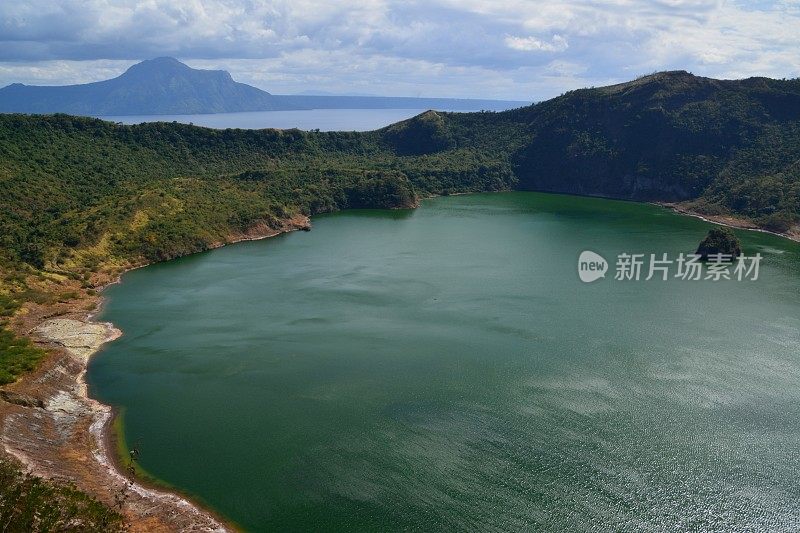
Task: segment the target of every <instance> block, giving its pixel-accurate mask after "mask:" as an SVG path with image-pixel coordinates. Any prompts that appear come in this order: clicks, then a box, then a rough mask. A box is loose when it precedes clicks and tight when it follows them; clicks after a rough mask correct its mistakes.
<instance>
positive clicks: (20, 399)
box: [0, 390, 44, 409]
mask: <svg viewBox="0 0 800 533" xmlns="http://www.w3.org/2000/svg"><path fill="white" fill-rule="evenodd" d="M0 400H3V401H5V402H8V403H11V404H14V405H20V406H22V407H37V408H39V409H44V402H43V401H42V400H41V399H39V398H34V397H33V396H29V395H27V394H20V393H18V392H12V391H7V390H0Z"/></svg>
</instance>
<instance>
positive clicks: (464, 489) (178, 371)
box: [88, 193, 800, 531]
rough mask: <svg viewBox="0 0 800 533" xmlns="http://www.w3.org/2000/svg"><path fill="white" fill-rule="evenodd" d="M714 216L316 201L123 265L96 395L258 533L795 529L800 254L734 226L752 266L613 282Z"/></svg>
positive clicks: (592, 204) (465, 200)
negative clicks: (753, 274)
mask: <svg viewBox="0 0 800 533" xmlns="http://www.w3.org/2000/svg"><path fill="white" fill-rule="evenodd" d="M709 227H711V226H710V225H709V224H707V223H705V222H702V221H700V220H697V219H694V218H689V217H682V216H678V215H676V214H673V213H671V212H669V211H667V210H665V209H662V208H658V207H654V206H650V205H643V204H635V203H630V202H617V201H611V200H603V199H597V198H577V197H569V196H559V195H547V194H536V193H503V194H482V195H470V196H454V197H446V198H437V199H433V200H428V201H425V202H423V204H422V206H421V207H420V208H419V209H417V210H413V211H351V212H342V213H337V214H333V215H328V216H320V217H316V218H315V219H314V229H313V230H312V231H311V232H308V233H292V234H287V235H282V236H279V237H275V238H272V239H267V240H264V241H258V242H248V243H242V244H237V245H234V246H228V247H225V248H221V249H218V250H214V251H211V252H208V253H202V254H197V255H193V256H190V257H185V258H182V259H178V260H176V261H170V262H167V263H161V264H156V265H152V266H149V267H147V268H143V269H140V270H136V271H133V272H130V273H128V274H126V275H125V276H124V278H123V282H122V283H121V284H118V285H114V286H112V287H110V288H109V289H108V291H107V296H108V298H109V299H108V302H107V305H106V307H105V310H104V311H103V314H102V317H101V319H102V320H110V321H113V322H114V323H115V324H116V325H117V326H119V327H120V328H122V330H123V331H124V333H125V334H124V336H123V337H122V338H120V339H119V340H117V341H115V342H113V343H111V344H110V345H108V346H107V347H106V348H105V350H104V351H102V352H101V353H100V354H98V355H97V357H95V358H94V359H93V360H92V362H91V365H90V368H89V373H88V380H89V385H90V391H91V394H92V395H93V396H95V397H97V398H99V399H100V400H102V401H104V402H107V403H109V404H112V405H116V406H120V407H123V408H124V412H125V418H124V421H125V434H126V437H127V441H128V442H129V443H130V444H131V445H135V446H136V447H137V448H138V449H139V450H140V453H141V456H140V457H141V458H140V462H141V464H142V465H143V466H144V467H145V468H146V469H147V470H148V471H150V472H151V473H152V474H154V475H155V476H157V477H159V478H161V479H163V480H165V481H167V482H169V483H171V484H172V485H174V486H176V487H179V488H181V489H184V490H186V491H188V492H190V493H192V494H194V495H196V496H198V497H199V498H201V499H202V500H203V501H204V502H206V503H207V504H209V505H211V506H212V507H213V508H215V509H217V510H219V511H220V512H222V513H223V514H224V515H226V516H228V517H230V518H231V519H232V520H234V521H235V522H237V523H239V524H240V525H241V526H242V527H244V528H245V529H247V530H250V531H540V530H548V531H549V530H555V531H596V530H607V531H641V530H644V531H790V530H797V527H798V524H800V506H798V502H800V483H798V480H797V473H798V472H800V246H798V244H796V243H792V242H790V241H787V240H785V239H781V238H778V237H775V236H773V235H768V234H763V233H753V232H739V234H740V236H741V238H742V240H743V247H744V250H745V252H746V253H747V254H748V255H751V254H755V253H761V254H762V255H763V256H764V260H763V264H762V268H761V272H760V279H759V280H758V281H754V282H744V281H742V282H738V281H720V282H712V281H681V280H679V279H678V280H676V279H670V280H668V281H661V280H660V279H658V280H651V281H643V280H642V281H627V282H623V281H615V280H614V279H613V277H614V276H613V274H614V263H615V258H616V256H617V254H620V253H622V252H626V253H646V254H650V253H657V254H660V253H667V254H669V257H671V258H672V257H676V256H677V254H678V253H680V252H691V251H693V250H694V249H695V247H696V246H697V243H698V242H699V241H700V240H701V239H702V237H703V236H704V235H705V233H706V232H707V231H708V228H709ZM587 248H588V249H590V250H593V251H595V252H597V253H599V254H601V255H603V256H604V257H606V258H607V259H609V261H610V262H611V272H610V273H609V275H608V276H607V279H601V280H598V281H596V282H594V283H592V284H584V283H582V282H581V281H580V280H579V278H578V273H577V259H578V256H579V255H580V253H581V251H583V250H586V249H587Z"/></svg>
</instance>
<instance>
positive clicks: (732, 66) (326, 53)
mask: <svg viewBox="0 0 800 533" xmlns="http://www.w3.org/2000/svg"><path fill="white" fill-rule="evenodd" d="M798 30H800V4H799V3H798V0H774V1H759V2H757V3H754V2H748V1H746V0H726V1H723V0H595V1H592V2H587V1H584V0H552V1H549V2H541V1H538V0H503V1H492V2H487V1H485V0H424V1H423V0H360V1H359V2H345V1H342V0H114V1H111V0H61V1H59V2H52V0H19V1H14V2H10V1H6V2H0V85H4V84H6V83H11V82H14V81H22V82H25V83H48V84H58V83H79V82H85V81H91V80H95V79H102V78H105V77H109V76H110V75H113V74H118V73H120V72H121V71H123V70H124V69H125V68H126V67H127V66H128V65H130V64H131V63H132V62H134V61H137V60H141V59H145V58H150V57H156V56H161V55H171V56H174V57H178V58H179V59H182V60H184V61H187V62H188V63H189V64H192V65H194V66H202V65H208V66H213V67H214V68H225V69H226V70H230V71H231V72H232V74H233V75H234V77H235V78H237V79H240V80H242V81H246V82H249V83H254V84H257V85H259V86H261V87H263V88H265V89H267V90H270V91H272V92H295V91H302V90H306V89H311V88H313V89H322V90H329V91H345V92H347V91H348V90H352V91H355V90H358V91H359V92H370V93H378V92H384V93H386V94H410V95H414V94H423V95H443V94H453V95H458V96H495V95H496V96H503V97H514V98H520V99H527V98H533V99H540V98H544V97H546V96H551V95H552V94H557V93H559V92H561V91H563V90H566V89H571V88H576V87H580V86H585V85H599V84H600V83H602V82H604V81H605V80H610V81H621V80H624V79H628V78H631V77H633V76H635V75H638V74H642V73H646V72H651V71H654V70H666V69H686V70H689V71H692V72H694V73H696V74H702V75H707V76H716V77H738V76H749V75H756V74H758V75H767V76H774V77H795V76H798V75H800V54H797V52H796V51H797V50H798V49H800V31H798ZM556 60H557V61H558V62H555V61H556ZM244 65H247V66H246V67H245V66H244ZM350 88H352V89H350Z"/></svg>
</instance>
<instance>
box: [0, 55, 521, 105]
mask: <svg viewBox="0 0 800 533" xmlns="http://www.w3.org/2000/svg"><path fill="white" fill-rule="evenodd" d="M527 103H528V102H503V101H496V100H459V99H448V98H395V97H365V96H333V95H330V96H328V95H326V96H308V95H284V96H277V95H272V94H270V93H268V92H266V91H262V90H261V89H258V88H256V87H253V86H251V85H247V84H244V83H239V82H236V81H234V80H233V78H232V77H231V75H230V74H229V73H228V72H225V71H224V70H200V69H193V68H191V67H189V66H187V65H185V64H183V63H181V62H180V61H178V60H177V59H174V58H171V57H159V58H156V59H150V60H147V61H142V62H141V63H137V64H136V65H133V66H132V67H130V68H129V69H128V70H127V71H125V72H124V73H123V74H122V75H120V76H118V77H116V78H113V79H110V80H106V81H99V82H95V83H86V84H83V85H64V86H53V87H47V86H34V85H23V84H21V83H14V84H12V85H9V86H7V87H4V88H2V89H0V113H69V114H73V115H88V116H106V115H181V114H198V113H231V112H240V111H275V110H293V109H388V108H400V109H422V108H435V109H447V110H464V111H468V110H479V109H487V110H503V109H510V108H512V107H519V106H522V105H526V104H527Z"/></svg>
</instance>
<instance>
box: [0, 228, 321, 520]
mask: <svg viewBox="0 0 800 533" xmlns="http://www.w3.org/2000/svg"><path fill="white" fill-rule="evenodd" d="M308 227H309V220H308V218H307V217H304V216H298V217H295V218H293V219H291V220H288V221H286V223H285V224H284V226H283V227H281V228H278V229H275V228H271V227H268V226H266V225H264V226H257V227H254V228H252V229H251V230H250V231H248V232H246V233H242V234H238V235H231V236H230V238H229V239H227V240H226V241H224V242H219V243H214V244H212V245H211V248H217V247H220V246H224V245H226V244H231V243H234V242H240V241H245V240H257V239H264V238H268V237H273V236H275V235H279V234H281V233H285V232H288V231H294V230H297V229H304V228H308ZM137 268H138V267H137ZM128 270H130V269H128ZM117 281H119V276H117V277H116V279H111V280H106V281H105V283H103V286H107V285H108V284H110V283H115V282H117ZM101 303H102V299H101V298H100V297H99V296H94V297H91V296H87V297H86V298H85V299H83V300H79V301H77V302H73V303H71V304H62V305H55V306H51V307H47V306H37V305H35V304H28V305H26V306H25V309H24V312H23V313H22V314H21V316H20V317H18V320H16V321H15V323H14V326H15V327H14V330H15V331H16V332H17V333H19V334H24V335H26V336H28V337H30V338H31V339H33V340H34V341H35V342H36V343H38V344H39V345H41V346H43V347H46V348H49V354H50V355H49V356H48V357H47V358H46V360H45V361H44V363H43V364H42V365H41V366H40V368H39V369H38V370H37V371H36V372H34V373H32V374H28V375H26V376H24V377H23V378H22V379H20V380H19V381H17V382H16V383H14V384H12V385H9V386H6V387H4V389H5V390H6V391H9V392H11V393H14V394H15V395H18V397H19V398H23V399H25V400H26V401H25V402H19V403H9V402H4V401H0V440H2V445H3V450H4V452H5V453H6V454H8V455H11V456H13V457H15V458H16V459H17V460H18V461H19V462H20V463H22V465H24V467H25V468H26V469H27V470H28V471H29V472H31V473H33V474H35V475H37V476H41V477H44V478H47V479H57V480H63V481H69V482H72V483H74V484H75V485H76V486H77V487H78V488H80V489H81V490H83V491H85V492H87V493H89V494H92V495H93V496H95V497H97V498H98V499H100V500H101V501H103V502H105V503H106V504H108V505H110V506H112V507H114V508H115V509H118V510H119V511H120V512H122V514H123V515H125V517H126V522H127V524H129V529H130V530H131V531H209V532H210V531H220V532H221V531H231V530H233V529H234V528H233V527H232V525H230V524H227V523H225V522H224V520H223V519H222V518H220V517H217V516H214V514H213V513H211V512H209V511H207V510H204V509H202V508H200V507H199V506H198V505H196V504H194V503H192V502H191V501H189V500H188V499H187V498H185V497H183V496H181V495H180V494H177V493H174V492H170V491H168V490H164V489H160V488H156V487H151V486H148V484H147V483H142V482H141V481H139V480H134V479H129V478H128V477H127V473H124V472H121V471H120V470H119V468H118V467H119V466H121V465H118V464H117V458H116V457H115V450H114V449H113V448H112V442H113V439H112V438H111V435H110V432H111V427H112V422H113V417H114V413H113V410H112V408H111V407H109V406H107V405H104V404H102V403H100V402H98V401H96V400H94V399H92V398H90V397H89V396H88V389H87V384H86V379H85V378H86V370H87V366H88V363H89V359H90V358H91V356H92V355H93V354H95V353H96V352H97V351H98V350H99V349H100V348H101V347H102V345H103V344H105V343H106V342H111V341H113V340H114V339H116V338H118V337H119V336H120V335H122V332H121V331H119V330H118V329H116V328H115V327H114V326H113V324H110V323H107V322H96V321H94V320H93V316H94V311H93V310H94V309H97V308H99V305H100V304H101ZM87 308H92V309H93V310H92V311H88V310H87ZM25 403H28V404H29V405H23V404H25Z"/></svg>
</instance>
